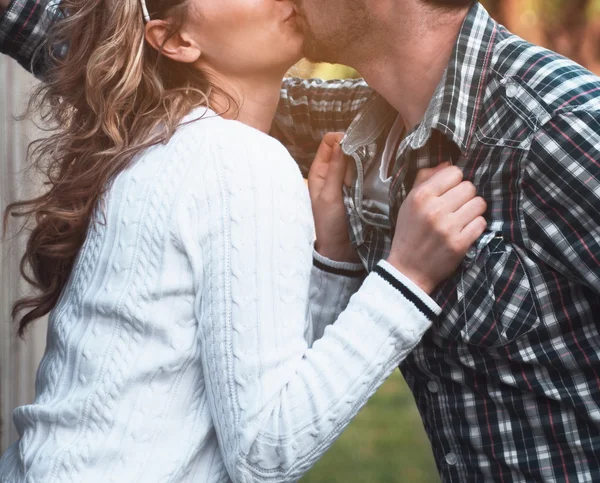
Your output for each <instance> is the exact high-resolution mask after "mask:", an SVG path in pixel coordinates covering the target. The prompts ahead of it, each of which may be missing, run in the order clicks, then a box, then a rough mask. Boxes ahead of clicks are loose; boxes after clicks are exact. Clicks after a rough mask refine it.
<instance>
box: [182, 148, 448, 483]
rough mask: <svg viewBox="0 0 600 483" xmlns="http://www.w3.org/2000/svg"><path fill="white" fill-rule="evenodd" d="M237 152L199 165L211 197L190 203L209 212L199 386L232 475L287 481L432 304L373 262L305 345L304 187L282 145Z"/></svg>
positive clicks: (379, 379)
mask: <svg viewBox="0 0 600 483" xmlns="http://www.w3.org/2000/svg"><path fill="white" fill-rule="evenodd" d="M231 144H232V143H231ZM238 145H240V146H243V148H242V147H240V148H237V147H236V146H232V145H230V146H227V147H224V148H223V149H222V150H221V152H222V155H221V158H220V160H219V162H218V163H215V166H211V167H210V168H209V169H206V170H203V177H204V183H205V186H206V187H207V188H206V189H207V191H208V192H209V193H210V195H209V196H208V198H207V200H204V201H203V202H202V203H200V204H199V206H206V209H207V210H208V212H207V213H205V214H203V215H202V216H203V220H204V221H203V222H204V224H205V226H207V229H208V231H207V234H206V237H205V239H203V240H201V241H200V244H199V245H200V246H199V249H198V251H197V254H196V255H195V256H196V260H197V261H196V263H198V264H201V268H198V267H197V268H196V269H195V270H194V271H195V272H196V273H203V280H202V283H201V284H200V285H201V286H202V289H201V290H200V292H199V294H198V301H199V302H198V304H197V308H198V318H199V320H200V337H201V346H202V350H201V354H202V356H201V357H202V364H203V369H204V375H205V378H206V386H207V389H206V390H207V394H208V395H209V406H210V409H211V413H212V417H213V421H214V424H215V428H216V432H217V435H218V438H219V442H220V447H221V451H222V454H223V457H224V460H225V464H226V466H227V469H228V471H229V474H230V477H231V478H232V480H233V481H235V482H240V481H244V482H250V481H261V482H264V481H278V482H287V481H296V480H297V479H299V478H300V477H301V476H302V475H303V474H304V473H305V472H306V471H307V470H308V469H309V468H310V467H311V466H312V465H313V464H314V463H315V462H316V461H317V459H318V458H319V457H320V456H321V455H322V454H323V453H324V452H325V450H326V449H327V448H328V447H329V446H330V445H331V444H332V443H333V441H334V440H335V439H336V438H337V437H338V436H339V434H340V433H341V432H342V430H343V429H344V428H345V427H346V426H347V425H348V423H349V422H350V420H351V419H352V418H353V416H354V415H355V414H356V413H357V412H358V411H359V409H360V408H361V407H362V406H363V405H364V404H365V402H366V401H367V399H368V398H369V397H370V396H371V395H372V394H373V393H374V392H375V390H376V389H377V387H378V386H379V385H380V384H382V383H383V382H384V381H385V379H386V378H387V377H388V376H389V375H390V374H391V373H392V372H393V371H394V369H395V368H396V367H397V366H398V364H399V363H400V361H401V360H402V359H403V358H404V357H405V356H406V355H407V354H408V353H409V352H410V351H411V350H412V349H413V347H414V346H415V345H416V344H417V343H418V342H419V340H420V338H421V336H422V335H423V333H424V332H425V331H426V330H427V329H428V328H429V326H430V324H431V321H432V319H433V318H435V316H436V314H437V313H438V312H439V309H438V308H437V306H436V305H435V304H434V303H433V302H432V301H431V300H430V299H429V298H428V297H427V296H426V295H425V294H424V293H423V292H420V291H419V290H418V289H417V288H416V287H415V286H414V285H413V284H411V282H410V281H409V280H407V279H405V278H404V277H403V276H402V275H401V274H400V273H399V272H398V271H396V270H395V269H394V268H393V267H391V266H390V265H389V264H386V263H385V262H382V263H381V265H380V266H379V267H378V268H377V271H376V273H372V274H371V275H369V276H368V277H367V279H366V280H365V282H364V284H363V286H362V288H361V289H360V290H359V291H358V292H357V294H356V295H355V296H354V297H353V298H352V299H351V300H350V303H349V305H348V308H347V309H346V310H345V311H344V312H343V313H342V314H341V315H340V317H339V318H338V319H337V321H336V322H335V324H333V325H332V326H331V327H329V328H328V329H327V330H326V331H325V334H324V336H323V338H322V339H320V340H319V341H317V342H316V343H315V344H314V345H313V346H312V348H309V345H310V344H309V342H308V341H307V338H306V336H305V331H306V327H307V325H308V320H307V318H308V317H309V315H308V314H309V281H310V276H311V262H312V242H313V224H312V215H311V211H310V204H309V199H308V193H307V192H306V187H305V185H304V183H303V181H302V179H301V176H300V174H299V172H298V169H297V167H296V166H295V165H294V164H293V162H292V160H291V159H289V157H288V156H287V154H286V152H285V150H284V149H283V148H281V147H279V148H280V149H275V150H274V148H273V143H269V144H268V145H264V144H263V145H257V143H245V142H242V140H240V139H238ZM184 226H190V227H194V226H197V222H194V221H190V223H187V224H184ZM199 253H202V255H201V256H200V255H199ZM190 257H194V254H192V253H190ZM408 294H411V295H410V296H408V297H407V295H408ZM409 299H411V300H409Z"/></svg>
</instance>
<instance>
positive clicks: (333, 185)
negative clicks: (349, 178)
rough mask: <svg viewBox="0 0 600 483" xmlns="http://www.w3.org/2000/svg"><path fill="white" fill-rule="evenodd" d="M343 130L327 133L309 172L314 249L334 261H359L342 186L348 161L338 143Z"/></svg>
mask: <svg viewBox="0 0 600 483" xmlns="http://www.w3.org/2000/svg"><path fill="white" fill-rule="evenodd" d="M343 137H344V135H343V133H328V134H326V135H325V137H324V138H323V141H322V142H321V146H320V147H319V150H318V152H317V156H316V157H315V160H314V162H313V164H312V166H311V168H310V172H309V173H308V189H309V191H310V200H311V203H312V211H313V216H314V218H315V229H316V232H317V242H316V245H315V249H316V250H317V251H318V252H319V253H320V254H321V255H323V256H324V257H327V258H329V259H330V260H334V261H336V262H358V261H359V258H358V255H357V253H356V250H355V249H354V248H353V247H352V244H351V243H350V235H349V233H348V221H347V218H346V207H345V206H344V198H343V191H342V187H343V184H344V177H345V176H346V170H347V167H348V161H347V159H346V158H345V156H344V154H343V153H342V148H341V147H340V142H341V140H342V138H343Z"/></svg>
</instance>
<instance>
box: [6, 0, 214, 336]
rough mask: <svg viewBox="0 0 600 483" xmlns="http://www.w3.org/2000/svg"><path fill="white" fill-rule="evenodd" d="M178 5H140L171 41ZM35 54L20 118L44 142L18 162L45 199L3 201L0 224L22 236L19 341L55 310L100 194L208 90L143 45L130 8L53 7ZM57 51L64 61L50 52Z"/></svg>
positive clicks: (84, 3) (78, 2)
mask: <svg viewBox="0 0 600 483" xmlns="http://www.w3.org/2000/svg"><path fill="white" fill-rule="evenodd" d="M187 3H188V0H147V5H148V10H149V12H150V16H151V17H152V18H153V19H157V18H160V19H169V20H170V21H171V25H172V31H171V35H172V34H174V33H176V32H177V30H178V29H179V28H180V27H181V26H182V25H183V23H184V22H185V21H186V14H187V9H188V5H187ZM61 9H62V10H63V12H64V13H65V18H64V19H63V20H61V21H59V22H57V24H56V25H55V26H54V27H53V31H52V33H51V37H50V39H49V42H48V44H47V48H45V49H44V50H45V52H44V53H43V55H47V56H48V58H49V60H48V65H51V66H52V67H51V68H50V70H49V71H48V72H47V73H46V76H45V83H44V85H42V86H41V87H40V88H39V89H38V90H37V91H36V92H35V94H34V96H33V97H32V99H31V101H30V104H29V109H28V112H29V113H32V112H37V113H41V114H42V120H43V122H44V124H46V125H49V126H51V128H52V131H51V135H49V136H48V137H46V138H43V139H40V140H37V141H34V142H33V143H32V144H31V145H30V149H29V154H28V158H29V159H28V161H29V162H30V163H32V164H33V166H34V168H35V169H37V170H39V171H41V172H42V173H43V178H44V181H45V187H46V189H45V192H44V193H43V194H42V195H41V196H39V197H36V198H33V199H29V200H25V201H19V202H16V203H12V204H11V205H9V206H8V208H7V210H6V212H5V216H4V228H5V231H6V227H7V224H8V219H9V217H10V216H15V217H20V218H23V225H24V226H25V225H26V226H29V227H30V228H31V232H30V234H29V238H28V241H27V245H26V251H25V254H24V256H23V258H22V260H21V265H20V270H21V274H22V276H23V277H24V278H25V280H26V281H27V282H28V283H29V284H31V285H32V286H33V287H34V288H35V289H36V291H35V294H34V295H31V296H27V297H24V298H22V299H20V300H17V301H16V302H15V304H14V306H13V310H12V315H13V318H14V319H15V321H16V322H17V323H18V328H19V335H21V336H23V335H24V333H25V330H26V328H27V327H28V326H29V324H31V323H32V322H33V321H35V320H36V319H38V318H40V317H42V316H44V315H46V314H47V313H48V312H50V311H51V310H52V309H53V308H54V306H55V305H56V303H57V302H58V299H59V296H60V293H61V291H62V290H63V288H64V286H65V284H66V283H67V281H68V278H69V276H70V274H71V270H72V268H73V265H74V261H75V258H76V256H77V254H78V252H79V250H80V249H81V246H82V244H83V242H84V239H85V236H86V232H87V230H88V225H89V223H90V220H91V219H92V214H93V211H94V210H95V209H96V207H97V205H98V203H99V200H100V199H101V196H102V195H103V192H104V190H105V189H106V187H107V184H108V182H109V180H111V178H113V177H114V176H115V175H117V174H118V173H119V172H121V171H122V170H123V169H125V167H126V166H127V165H128V163H129V162H130V161H131V159H132V158H133V157H134V156H135V154H136V153H138V152H139V151H141V150H143V149H145V148H147V147H150V146H152V145H155V144H158V143H165V142H167V141H168V140H169V139H170V137H171V136H172V135H173V133H174V131H175V129H176V128H177V126H178V124H179V123H180V122H181V119H182V118H183V117H184V116H185V115H186V114H187V113H189V111H190V110H191V109H193V108H194V107H197V106H200V105H207V103H208V98H209V96H210V94H211V90H213V89H215V86H213V85H211V83H210V81H209V80H208V79H207V78H206V76H204V75H203V74H202V72H200V71H199V70H197V69H196V68H194V67H192V66H191V65H188V64H183V63H178V62H174V61H172V60H170V59H168V58H167V57H165V56H163V55H161V53H160V52H157V51H156V50H154V49H153V48H151V47H150V45H149V44H147V43H146V42H145V41H144V31H145V25H144V19H143V14H142V8H141V6H140V4H139V2H138V0H62V2H61ZM61 46H63V47H64V46H67V47H68V48H67V49H64V48H63V50H66V52H65V53H64V54H62V55H61V54H58V52H60V50H61V49H60V47H61Z"/></svg>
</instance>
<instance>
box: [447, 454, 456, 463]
mask: <svg viewBox="0 0 600 483" xmlns="http://www.w3.org/2000/svg"><path fill="white" fill-rule="evenodd" d="M446 463H448V464H449V465H450V466H454V465H455V464H456V463H458V458H457V457H456V455H455V454H454V453H448V454H447V455H446Z"/></svg>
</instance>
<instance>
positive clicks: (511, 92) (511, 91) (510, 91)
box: [506, 84, 519, 97]
mask: <svg viewBox="0 0 600 483" xmlns="http://www.w3.org/2000/svg"><path fill="white" fill-rule="evenodd" d="M518 92H519V88H518V87H517V86H516V85H514V84H508V85H507V86H506V95H507V96H508V97H515V96H516V95H517V93H518Z"/></svg>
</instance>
